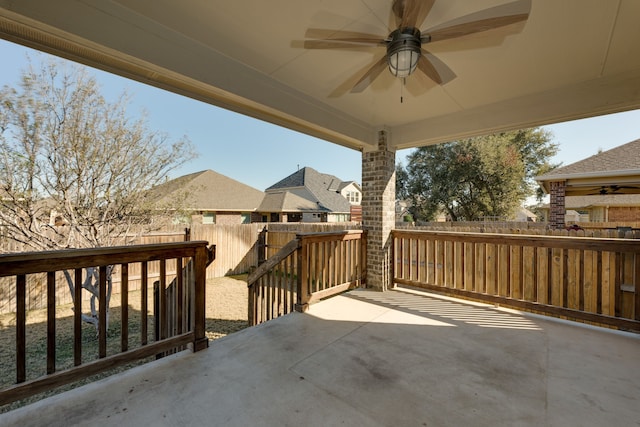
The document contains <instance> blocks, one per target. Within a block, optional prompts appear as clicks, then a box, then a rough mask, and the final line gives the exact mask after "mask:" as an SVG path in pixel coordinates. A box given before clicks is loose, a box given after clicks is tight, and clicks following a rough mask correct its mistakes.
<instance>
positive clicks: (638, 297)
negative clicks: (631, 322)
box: [633, 253, 640, 321]
mask: <svg viewBox="0 0 640 427" xmlns="http://www.w3.org/2000/svg"><path fill="white" fill-rule="evenodd" d="M633 255H634V264H635V274H634V279H635V280H634V283H633V286H634V288H633V290H634V292H635V294H634V298H633V310H634V313H633V314H634V318H635V319H636V320H638V321H640V254H638V253H635V254H633Z"/></svg>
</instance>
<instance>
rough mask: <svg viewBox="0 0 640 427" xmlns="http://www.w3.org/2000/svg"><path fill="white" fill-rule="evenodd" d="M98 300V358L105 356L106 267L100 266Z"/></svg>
mask: <svg viewBox="0 0 640 427" xmlns="http://www.w3.org/2000/svg"><path fill="white" fill-rule="evenodd" d="M98 282H99V289H100V290H99V295H100V298H99V299H98V306H99V308H98V357H99V358H100V359H102V358H104V357H106V356H107V266H105V265H101V266H100V274H99V281H98Z"/></svg>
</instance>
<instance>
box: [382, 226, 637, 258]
mask: <svg viewBox="0 0 640 427" xmlns="http://www.w3.org/2000/svg"><path fill="white" fill-rule="evenodd" d="M392 233H393V236H394V237H396V238H405V239H407V238H416V237H418V238H419V237H421V236H424V237H429V238H435V239H438V238H439V239H441V240H448V241H452V242H463V243H491V244H496V245H513V246H532V247H540V248H560V249H580V250H588V251H608V252H631V253H640V240H636V239H603V238H599V237H573V236H531V235H521V234H494V233H470V232H452V231H423V230H393V232H392Z"/></svg>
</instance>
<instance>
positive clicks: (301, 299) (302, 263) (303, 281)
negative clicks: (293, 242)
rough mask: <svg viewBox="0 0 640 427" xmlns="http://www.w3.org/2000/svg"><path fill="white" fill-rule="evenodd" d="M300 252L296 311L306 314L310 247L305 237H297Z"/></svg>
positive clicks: (298, 257)
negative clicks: (308, 251)
mask: <svg viewBox="0 0 640 427" xmlns="http://www.w3.org/2000/svg"><path fill="white" fill-rule="evenodd" d="M296 239H298V241H299V243H298V251H297V256H296V262H297V264H298V265H297V270H298V274H297V275H296V288H297V289H296V299H297V301H296V306H295V309H296V311H297V312H299V313H304V312H305V311H307V310H308V309H309V284H308V281H309V270H308V268H309V265H308V263H307V262H306V261H307V249H308V247H309V245H308V244H307V243H306V242H305V238H304V236H301V235H297V236H296Z"/></svg>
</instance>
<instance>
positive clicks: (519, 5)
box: [422, 0, 531, 42]
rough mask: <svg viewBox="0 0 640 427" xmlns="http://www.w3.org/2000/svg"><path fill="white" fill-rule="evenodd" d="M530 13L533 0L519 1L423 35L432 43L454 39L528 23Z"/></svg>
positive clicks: (464, 17)
mask: <svg viewBox="0 0 640 427" xmlns="http://www.w3.org/2000/svg"><path fill="white" fill-rule="evenodd" d="M530 11H531V0H518V1H515V2H511V3H506V4H503V5H500V6H496V7H492V8H489V9H485V10H481V11H479V12H475V13H471V14H469V15H466V16H463V17H461V18H458V19H454V20H453V21H449V22H446V23H444V24H441V25H438V26H436V27H433V28H430V29H427V30H424V31H422V35H423V39H426V41H430V42H437V41H442V40H448V39H453V38H456V37H462V36H466V35H469V34H474V33H479V32H482V31H488V30H492V29H494V28H500V27H504V26H507V25H510V24H515V23H517V22H522V21H526V20H527V18H529V12H530Z"/></svg>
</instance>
